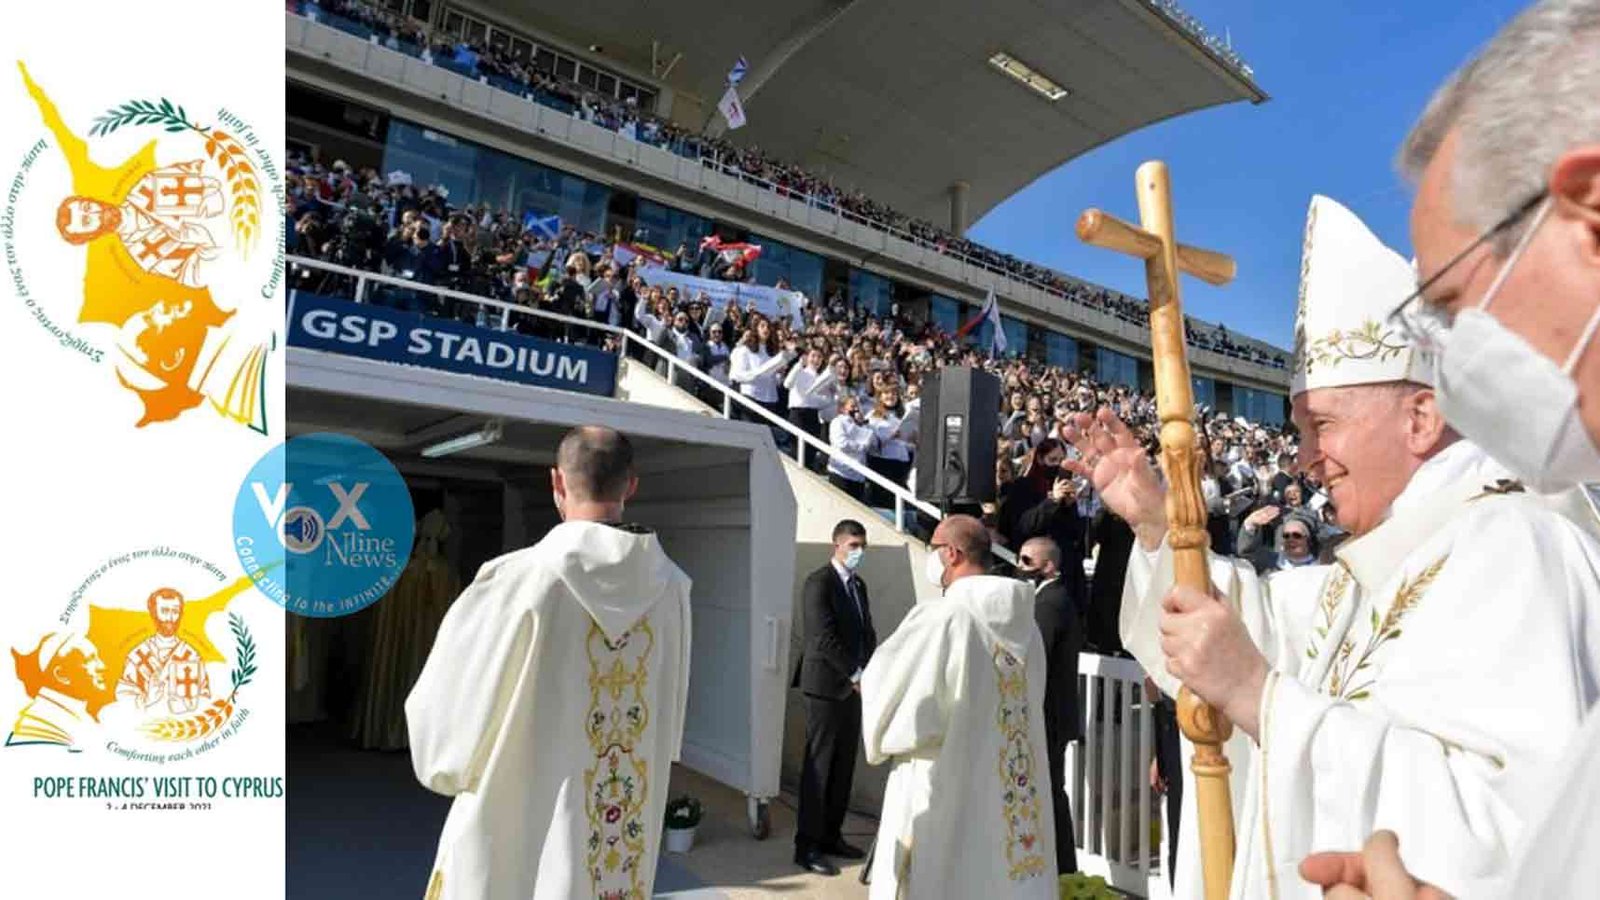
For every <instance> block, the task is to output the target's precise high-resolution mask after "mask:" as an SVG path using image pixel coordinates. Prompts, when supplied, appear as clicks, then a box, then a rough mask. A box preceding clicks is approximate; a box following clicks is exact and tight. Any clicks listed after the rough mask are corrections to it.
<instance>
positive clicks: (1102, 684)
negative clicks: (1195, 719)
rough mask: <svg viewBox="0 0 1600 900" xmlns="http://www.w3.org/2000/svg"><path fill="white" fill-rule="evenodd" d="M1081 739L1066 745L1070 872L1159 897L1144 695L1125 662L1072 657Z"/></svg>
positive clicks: (1134, 668) (1159, 843) (1135, 670)
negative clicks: (1074, 864)
mask: <svg viewBox="0 0 1600 900" xmlns="http://www.w3.org/2000/svg"><path fill="white" fill-rule="evenodd" d="M1078 681H1079V690H1080V693H1079V697H1080V699H1081V701H1082V702H1081V704H1080V710H1081V712H1082V714H1083V717H1084V728H1083V740H1082V741H1080V742H1078V743H1075V744H1072V745H1069V746H1068V748H1067V764H1066V772H1067V794H1068V795H1069V796H1070V797H1071V798H1072V818H1073V835H1074V837H1075V839H1076V845H1077V848H1078V868H1079V870H1081V871H1082V872H1084V873H1085V874H1088V875H1099V876H1101V877H1103V878H1105V879H1106V881H1107V882H1109V883H1110V884H1112V885H1113V886H1115V887H1116V888H1118V889H1119V890H1123V891H1126V892H1128V893H1130V894H1137V895H1139V896H1144V897H1167V896H1170V893H1171V892H1170V891H1169V890H1168V888H1167V873H1166V852H1165V849H1164V848H1165V847H1166V840H1165V838H1166V835H1165V819H1164V818H1163V816H1162V810H1163V809H1164V807H1163V806H1162V804H1161V798H1160V797H1159V796H1158V795H1157V794H1155V793H1154V792H1153V791H1151V789H1150V761H1151V760H1152V759H1154V758H1155V730H1154V729H1155V721H1154V718H1153V716H1152V707H1151V700H1152V699H1153V698H1152V697H1149V696H1147V695H1146V692H1145V686H1144V670H1143V669H1141V668H1140V667H1139V664H1138V663H1136V662H1134V661H1133V660H1131V659H1121V658H1118V657H1111V656H1099V655H1096V654H1093V653H1084V654H1081V655H1080V656H1079V657H1078Z"/></svg>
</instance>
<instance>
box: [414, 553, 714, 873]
mask: <svg viewBox="0 0 1600 900" xmlns="http://www.w3.org/2000/svg"><path fill="white" fill-rule="evenodd" d="M689 589H690V582H689V578H688V576H686V575H684V574H683V572H682V571H681V570H680V569H679V568H678V567H677V566H676V565H674V564H673V562H672V560H670V559H668V558H667V556H666V554H665V553H664V552H662V550H661V544H660V541H659V540H658V539H657V538H656V536H655V535H653V534H649V533H645V532H639V531H635V530H628V529H625V528H618V527H613V526H610V525H603V524H600V523H596V522H567V523H564V524H561V525H558V526H556V527H555V528H553V529H551V530H550V533H549V534H547V535H546V536H545V538H544V539H543V540H541V541H540V542H539V543H537V544H535V545H534V546H532V547H528V548H525V549H523V550H518V551H516V552H514V553H509V554H506V555H505V556H502V557H500V558H498V559H495V560H491V561H490V562H488V563H485V564H484V566H483V568H482V569H481V570H480V571H479V572H478V577H477V578H476V579H475V580H474V581H473V583H472V584H471V585H470V586H469V587H468V588H467V589H466V591H464V592H463V593H462V594H461V596H460V598H459V599H457V600H456V602H455V604H454V605H453V606H451V607H450V611H449V613H448V614H447V615H446V616H445V618H444V623H443V625H442V626H441V627H440V629H439V635H438V637H437V638H436V639H435V641H434V645H433V651H432V653H431V654H430V655H429V657H428V662H427V664H426V665H425V666H424V667H423V670H422V674H421V676H420V677H419V678H418V679H417V684H416V687H415V688H414V689H413V690H412V691H411V696H410V697H409V698H407V700H406V720H407V723H408V725H409V730H410V739H411V759H412V766H413V768H414V769H415V770H416V773H417V778H418V780H420V781H421V782H422V784H423V785H424V786H426V787H427V788H428V789H430V790H433V791H436V792H438V793H441V794H445V795H447V796H453V797H455V803H454V804H452V805H451V807H450V816H449V818H448V819H447V820H446V821H445V826H444V831H443V833H442V834H441V835H440V837H439V850H438V854H437V856H436V859H435V862H434V870H433V875H432V879H431V881H430V882H429V885H428V891H427V894H426V897H427V900H461V898H472V900H486V898H492V900H501V898H503V900H528V898H551V900H555V898H563V900H565V898H572V900H577V898H585V900H592V898H594V897H598V896H607V897H618V898H637V900H644V898H648V897H650V896H651V893H652V888H653V884H654V880H655V872H656V854H657V851H658V849H659V847H660V840H661V831H662V822H663V814H664V811H665V806H666V800H667V779H668V777H669V775H670V770H671V764H672V762H673V761H674V760H676V759H677V757H678V751H679V748H680V745H681V744H682V739H683V716H684V706H685V704H686V703H687V700H688V685H689V634H690V631H689Z"/></svg>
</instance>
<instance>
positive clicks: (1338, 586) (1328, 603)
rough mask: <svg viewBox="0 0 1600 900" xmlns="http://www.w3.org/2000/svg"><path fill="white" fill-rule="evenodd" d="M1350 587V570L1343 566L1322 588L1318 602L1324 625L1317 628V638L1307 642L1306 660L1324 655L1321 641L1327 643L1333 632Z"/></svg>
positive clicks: (1319, 613)
mask: <svg viewBox="0 0 1600 900" xmlns="http://www.w3.org/2000/svg"><path fill="white" fill-rule="evenodd" d="M1349 587H1350V570H1349V569H1346V568H1345V567H1344V566H1343V565H1342V564H1341V565H1340V566H1339V571H1337V572H1335V573H1333V577H1332V578H1329V579H1328V580H1327V582H1326V583H1325V584H1324V585H1323V587H1322V597H1321V598H1320V599H1318V600H1317V613H1318V615H1319V616H1320V617H1321V619H1322V624H1321V625H1318V626H1317V628H1316V635H1317V636H1316V637H1315V638H1312V639H1311V640H1309V641H1307V642H1306V658H1307V659H1316V658H1317V657H1318V656H1321V655H1322V648H1321V646H1320V645H1319V643H1318V642H1319V641H1326V640H1327V639H1328V633H1329V632H1330V631H1332V630H1333V617H1334V616H1335V615H1336V614H1337V613H1338V612H1339V603H1340V602H1341V601H1343V600H1344V592H1345V591H1346V590H1348V589H1349Z"/></svg>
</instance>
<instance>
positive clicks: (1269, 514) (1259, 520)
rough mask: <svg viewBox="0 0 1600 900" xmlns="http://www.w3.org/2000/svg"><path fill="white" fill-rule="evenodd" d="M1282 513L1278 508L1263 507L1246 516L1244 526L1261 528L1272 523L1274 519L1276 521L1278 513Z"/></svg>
mask: <svg viewBox="0 0 1600 900" xmlns="http://www.w3.org/2000/svg"><path fill="white" fill-rule="evenodd" d="M1280 512H1282V510H1280V509H1278V507H1276V506H1263V507H1261V508H1260V509H1258V510H1256V511H1255V512H1253V513H1251V514H1250V515H1248V516H1246V517H1245V520H1244V524H1246V525H1249V526H1250V527H1251V528H1260V527H1261V526H1263V525H1265V524H1267V523H1269V522H1271V521H1272V520H1273V519H1276V518H1277V517H1278V513H1280Z"/></svg>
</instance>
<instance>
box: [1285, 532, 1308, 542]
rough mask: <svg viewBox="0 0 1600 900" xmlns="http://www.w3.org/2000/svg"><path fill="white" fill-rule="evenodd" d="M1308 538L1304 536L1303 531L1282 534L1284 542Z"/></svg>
mask: <svg viewBox="0 0 1600 900" xmlns="http://www.w3.org/2000/svg"><path fill="white" fill-rule="evenodd" d="M1308 537H1310V535H1308V534H1306V533H1305V532H1303V531H1285V532H1284V533H1283V539H1284V540H1286V541H1292V540H1297V539H1298V540H1302V541H1303V540H1305V539H1306V538H1308Z"/></svg>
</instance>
